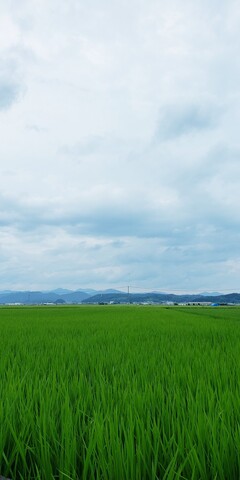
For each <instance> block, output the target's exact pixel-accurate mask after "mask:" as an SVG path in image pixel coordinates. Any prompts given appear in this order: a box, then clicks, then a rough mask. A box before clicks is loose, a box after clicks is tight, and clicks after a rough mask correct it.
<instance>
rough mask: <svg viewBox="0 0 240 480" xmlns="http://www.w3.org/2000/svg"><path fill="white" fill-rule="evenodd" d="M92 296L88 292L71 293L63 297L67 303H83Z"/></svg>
mask: <svg viewBox="0 0 240 480" xmlns="http://www.w3.org/2000/svg"><path fill="white" fill-rule="evenodd" d="M89 297H90V295H89V294H88V293H86V292H71V293H66V294H65V295H61V298H62V300H64V301H65V302H66V303H81V302H82V301H83V300H87V299H88V298H89Z"/></svg>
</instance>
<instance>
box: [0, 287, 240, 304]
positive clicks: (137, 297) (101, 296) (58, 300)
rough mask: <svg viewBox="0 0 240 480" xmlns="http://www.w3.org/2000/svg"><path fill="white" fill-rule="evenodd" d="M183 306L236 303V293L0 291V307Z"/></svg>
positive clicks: (238, 296)
mask: <svg viewBox="0 0 240 480" xmlns="http://www.w3.org/2000/svg"><path fill="white" fill-rule="evenodd" d="M110 302H111V303H135V302H136V303H142V302H151V303H164V302H173V303H187V302H195V303H199V302H211V303H221V304H226V303H234V304H240V294H239V293H229V294H220V293H218V292H203V293H200V294H180V295H176V294H172V293H157V292H150V293H130V294H128V293H124V292H122V291H120V290H115V289H107V290H94V289H86V290H84V289H78V290H69V289H65V288H57V289H55V290H50V291H10V290H4V291H0V304H1V305H4V304H23V305H41V304H48V303H55V304H80V303H83V304H98V303H110Z"/></svg>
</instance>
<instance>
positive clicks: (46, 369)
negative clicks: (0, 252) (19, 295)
mask: <svg viewBox="0 0 240 480" xmlns="http://www.w3.org/2000/svg"><path fill="white" fill-rule="evenodd" d="M0 332H1V335H0V473H1V475H4V476H6V477H9V478H11V479H13V480H30V479H36V480H53V479H56V480H67V479H70V480H92V479H93V480H100V479H101V480H173V479H179V480H180V479H186V480H199V479H213V480H214V479H219V480H228V479H229V480H234V479H239V478H240V455H239V452H240V396H239V393H240V382H239V377H240V373H239V372H240V348H239V347H240V342H239V340H240V309H239V308H237V307H236V308H217V309H211V308H202V307H201V308H197V307H192V308H191V307H186V308H180V307H176V308H175V307H173V308H164V307H138V306H106V307H105V306H99V307H91V306H87V307H84V306H79V307H17V308H10V307H9V308H4V307H3V308H1V309H0Z"/></svg>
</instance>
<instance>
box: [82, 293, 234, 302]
mask: <svg viewBox="0 0 240 480" xmlns="http://www.w3.org/2000/svg"><path fill="white" fill-rule="evenodd" d="M102 302H104V303H105V302H106V303H109V302H115V303H129V302H153V303H164V302H174V303H188V302H190V303H192V302H194V303H199V302H210V303H237V304H240V294H239V293H231V294H227V295H219V296H214V295H212V296H208V297H207V296H206V297H205V296H203V295H175V294H171V293H170V294H164V293H130V294H129V295H128V294H127V293H117V294H114V293H111V294H110V293H108V294H105V295H104V294H100V295H99V294H97V295H94V296H93V297H90V298H88V299H86V300H84V301H83V303H86V304H90V303H102Z"/></svg>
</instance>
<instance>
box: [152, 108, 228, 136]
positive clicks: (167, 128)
mask: <svg viewBox="0 0 240 480" xmlns="http://www.w3.org/2000/svg"><path fill="white" fill-rule="evenodd" d="M219 115H220V109H219V107H218V108H216V107H209V106H205V105H198V104H192V105H183V106H178V105H170V106H167V107H164V108H162V109H161V110H160V119H159V122H158V126H157V130H156V133H155V140H172V139H174V138H178V137H180V136H182V135H187V134H190V133H193V132H198V131H202V130H205V129H208V128H212V127H214V126H215V125H217V123H218V120H219Z"/></svg>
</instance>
